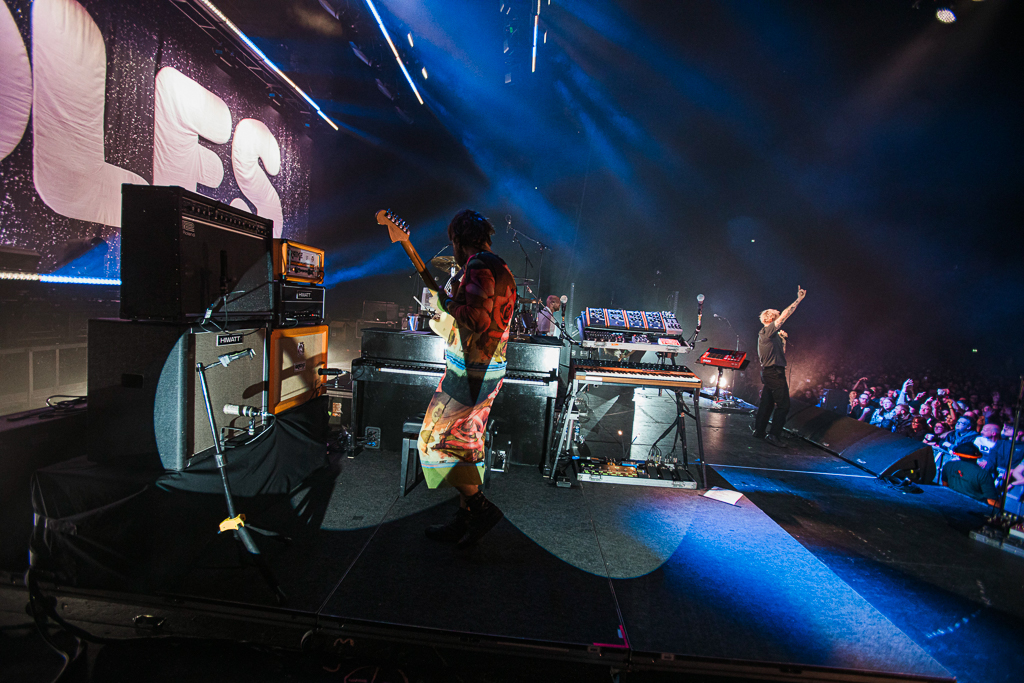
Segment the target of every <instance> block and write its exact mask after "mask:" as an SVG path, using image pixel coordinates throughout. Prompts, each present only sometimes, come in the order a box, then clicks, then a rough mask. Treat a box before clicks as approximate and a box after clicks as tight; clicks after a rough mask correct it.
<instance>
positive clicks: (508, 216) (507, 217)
mask: <svg viewBox="0 0 1024 683" xmlns="http://www.w3.org/2000/svg"><path fill="white" fill-rule="evenodd" d="M511 229H512V214H510V213H507V214H505V233H506V234H507V233H508V231H509V230H511Z"/></svg>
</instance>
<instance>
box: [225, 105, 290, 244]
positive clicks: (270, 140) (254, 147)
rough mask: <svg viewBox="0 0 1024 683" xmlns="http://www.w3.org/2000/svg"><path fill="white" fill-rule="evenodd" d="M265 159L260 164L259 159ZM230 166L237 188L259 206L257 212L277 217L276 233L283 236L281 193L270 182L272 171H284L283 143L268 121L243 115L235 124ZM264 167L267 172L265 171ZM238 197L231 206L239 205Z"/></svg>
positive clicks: (273, 218)
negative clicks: (271, 130)
mask: <svg viewBox="0 0 1024 683" xmlns="http://www.w3.org/2000/svg"><path fill="white" fill-rule="evenodd" d="M260 161H262V162H263V168H262V169H261V168H260V164H259V162H260ZM231 168H232V170H233V171H234V173H235V180H236V181H237V182H238V188H239V189H240V190H241V191H242V194H244V195H245V198H246V199H248V200H249V201H250V202H252V204H253V205H254V206H255V207H256V214H257V215H258V216H263V217H264V218H269V219H271V220H272V221H274V237H280V236H281V231H282V229H283V227H284V211H283V210H282V209H281V197H280V196H279V195H278V194H277V190H275V189H274V186H273V185H271V184H270V179H269V178H268V177H267V173H269V174H270V175H277V174H278V173H280V172H281V147H280V146H279V145H278V144H277V139H276V138H274V134H273V133H271V132H270V129H269V128H267V125H266V124H265V123H263V122H262V121H257V120H256V119H242V120H241V121H239V122H238V125H237V126H235V138H234V140H232V142H231ZM264 170H265V171H266V173H264ZM236 202H239V200H238V199H235V200H233V201H232V202H231V205H232V206H238V204H236Z"/></svg>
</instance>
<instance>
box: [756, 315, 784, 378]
mask: <svg viewBox="0 0 1024 683" xmlns="http://www.w3.org/2000/svg"><path fill="white" fill-rule="evenodd" d="M784 344H785V342H784V341H783V339H782V337H780V336H779V328H778V327H777V326H776V325H775V322H774V321H773V322H770V323H768V324H767V325H765V326H764V327H762V328H761V331H760V332H759V333H758V335H757V355H758V358H759V359H760V360H761V367H762V368H770V367H772V366H774V367H777V368H784V367H786V349H785V346H784Z"/></svg>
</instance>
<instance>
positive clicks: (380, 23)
mask: <svg viewBox="0 0 1024 683" xmlns="http://www.w3.org/2000/svg"><path fill="white" fill-rule="evenodd" d="M202 1H203V2H205V1H206V0H202ZM366 4H367V6H368V7H369V8H370V11H371V12H373V18H374V19H376V20H377V26H379V27H380V32H381V33H383V34H384V39H385V40H386V41H388V45H390V46H391V52H393V53H394V55H395V61H396V62H398V66H399V68H401V69H402V73H403V74H405V80H407V81H409V87H410V88H412V93H413V94H414V95H415V96H416V99H417V100H419V101H420V104H423V98H422V97H420V91H419V90H417V89H416V84H415V83H413V82H412V76H410V75H409V70H408V69H406V68H405V64H404V63H403V62H402V58H401V57H399V56H398V48H396V47H395V44H394V43H393V42H392V41H391V35H390V34H389V33H388V30H387V29H386V28H384V22H383V21H382V20H381V18H380V14H378V13H377V8H376V7H374V6H373V0H366ZM410 35H411V34H410ZM409 42H412V41H409Z"/></svg>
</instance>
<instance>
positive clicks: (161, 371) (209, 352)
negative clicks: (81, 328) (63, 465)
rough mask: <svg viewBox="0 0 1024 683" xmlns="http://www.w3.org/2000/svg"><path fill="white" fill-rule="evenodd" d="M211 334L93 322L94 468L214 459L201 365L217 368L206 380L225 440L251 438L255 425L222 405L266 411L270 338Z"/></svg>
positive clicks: (180, 327) (252, 332)
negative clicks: (228, 412) (96, 465)
mask: <svg viewBox="0 0 1024 683" xmlns="http://www.w3.org/2000/svg"><path fill="white" fill-rule="evenodd" d="M211 330H212V331H206V330H204V329H202V328H200V327H198V326H194V325H187V324H174V323H161V322H142V321H129V320H90V321H89V362H88V364H89V379H88V392H89V410H88V423H89V428H88V452H89V457H90V459H91V460H93V461H96V462H108V463H117V464H121V465H128V466H132V467H154V468H159V467H162V468H163V469H166V470H183V469H185V468H186V467H187V466H188V464H189V463H190V462H193V461H195V460H196V459H197V458H200V457H202V456H205V455H210V454H212V453H213V451H214V441H213V434H212V432H211V430H210V422H209V419H208V417H207V413H206V406H205V402H204V400H203V393H202V387H201V385H200V382H199V377H198V373H197V372H196V364H197V363H203V364H204V365H209V364H211V363H216V365H215V366H214V367H212V368H210V369H209V370H207V371H206V379H207V385H208V387H209V390H210V400H211V402H212V403H213V414H214V419H215V422H216V426H217V429H218V432H219V433H220V436H221V437H222V440H224V441H226V442H230V441H231V440H232V439H233V438H235V437H237V438H235V441H236V442H237V441H238V440H239V439H242V440H244V439H246V438H248V436H247V434H248V432H249V427H250V420H251V418H248V417H238V416H229V415H226V414H225V413H224V405H225V404H232V405H246V406H252V407H253V408H258V409H260V410H266V409H267V391H266V387H267V364H266V357H267V356H266V339H267V331H266V329H265V328H240V329H229V330H223V331H222V330H213V329H212V328H211ZM246 349H252V351H253V356H252V357H240V358H236V359H235V360H231V359H230V358H228V356H230V354H235V353H236V352H238V351H244V350H246ZM253 426H254V427H258V428H261V427H262V425H253Z"/></svg>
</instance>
